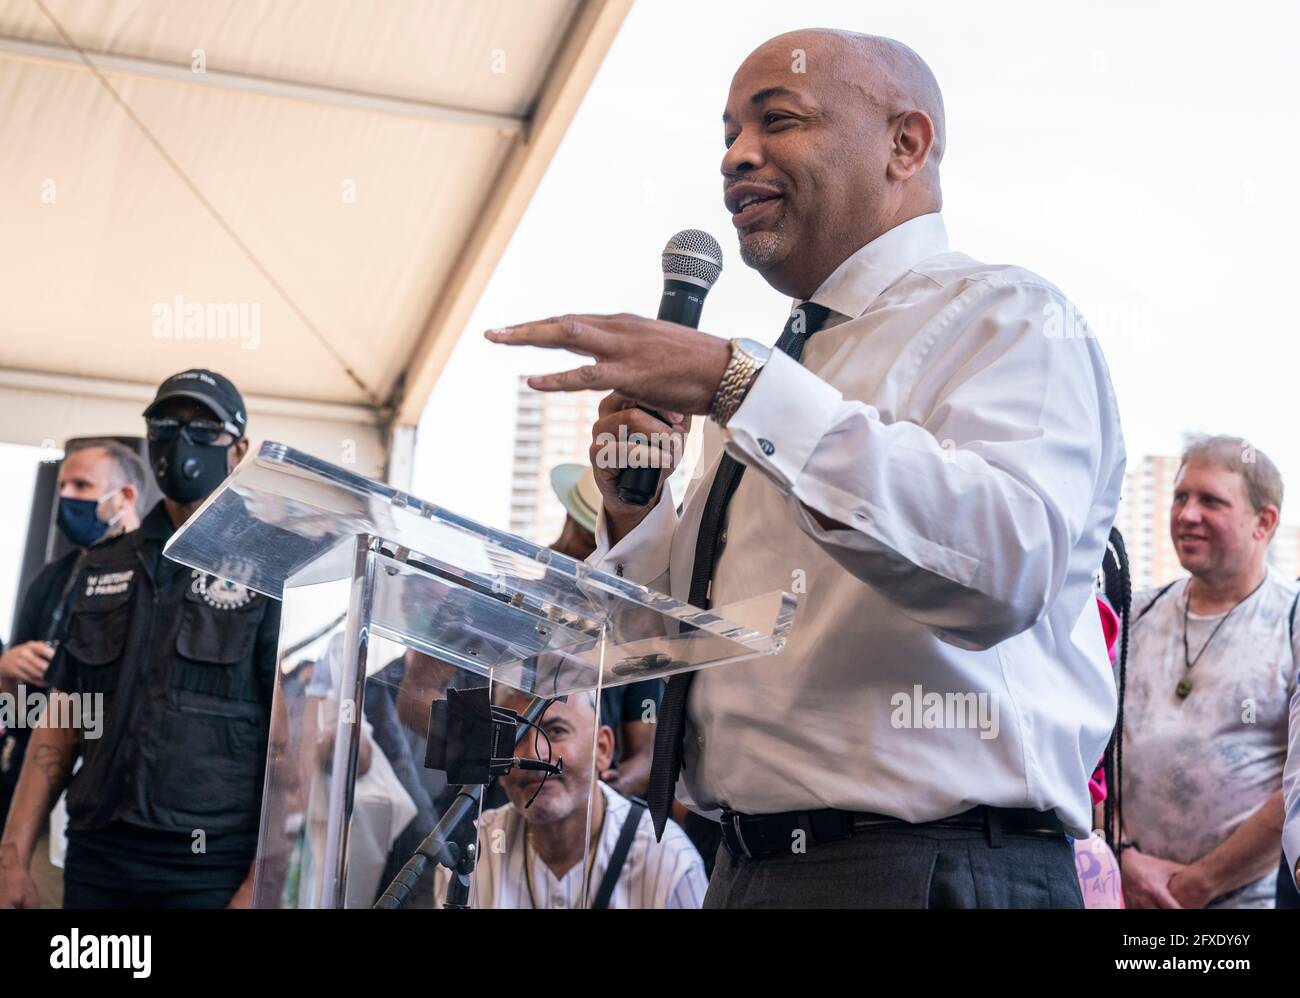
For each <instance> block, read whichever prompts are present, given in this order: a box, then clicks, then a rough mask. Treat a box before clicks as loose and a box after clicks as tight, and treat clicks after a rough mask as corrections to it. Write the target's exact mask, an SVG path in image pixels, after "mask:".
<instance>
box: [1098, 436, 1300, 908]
mask: <svg viewBox="0 0 1300 998" xmlns="http://www.w3.org/2000/svg"><path fill="white" fill-rule="evenodd" d="M1281 506H1282V478H1281V476H1280V475H1279V474H1278V471H1277V468H1276V467H1275V466H1274V464H1273V462H1272V461H1270V460H1269V459H1268V458H1267V457H1266V456H1265V455H1264V454H1263V453H1262V452H1260V451H1257V450H1255V449H1254V448H1252V447H1251V446H1250V445H1249V444H1248V443H1247V442H1246V441H1244V440H1241V439H1239V438H1236V437H1209V438H1205V439H1203V440H1200V441H1197V442H1196V443H1194V444H1192V445H1191V446H1190V447H1189V448H1188V449H1187V450H1186V451H1185V452H1184V454H1183V456H1182V461H1181V465H1180V468H1179V471H1178V475H1177V477H1176V479H1175V481H1174V496H1173V505H1172V508H1171V511H1170V533H1171V536H1172V538H1173V542H1174V549H1175V551H1176V552H1177V554H1178V560H1179V562H1180V563H1181V564H1182V566H1183V568H1185V569H1186V570H1187V571H1188V572H1189V573H1190V575H1189V577H1188V578H1184V579H1179V580H1177V581H1176V582H1173V583H1171V584H1169V585H1167V586H1163V587H1157V588H1153V589H1148V590H1145V591H1143V592H1140V593H1137V594H1136V595H1135V596H1134V597H1133V614H1134V623H1133V628H1132V638H1131V640H1132V644H1131V650H1130V653H1129V666H1128V677H1127V683H1126V689H1125V693H1124V740H1123V768H1122V773H1121V778H1122V783H1121V788H1120V789H1121V798H1120V799H1121V802H1122V809H1123V813H1122V821H1123V826H1122V832H1121V843H1122V846H1121V859H1120V861H1121V867H1122V880H1123V885H1124V897H1125V901H1126V902H1127V904H1128V905H1129V906H1130V907H1134V908H1178V907H1181V908H1203V907H1215V908H1271V907H1273V906H1274V899H1275V896H1276V890H1277V886H1276V880H1277V878H1276V873H1277V867H1278V856H1279V853H1280V849H1281V834H1282V816H1283V809H1282V770H1283V766H1284V764H1285V761H1286V752H1287V712H1288V706H1289V703H1290V700H1291V697H1292V695H1293V694H1294V693H1295V690H1296V668H1297V667H1296V663H1297V661H1298V660H1300V658H1298V657H1297V650H1300V645H1298V644H1297V635H1296V627H1295V620H1294V618H1295V612H1296V601H1297V587H1296V584H1295V583H1294V582H1292V581H1290V580H1289V579H1286V578H1284V577H1283V576H1282V575H1280V574H1279V573H1278V572H1276V571H1275V570H1274V569H1272V568H1270V567H1269V566H1268V563H1267V552H1268V545H1269V542H1270V541H1271V540H1272V537H1273V534H1274V532H1275V530H1276V528H1277V522H1278V516H1279V513H1280V510H1281Z"/></svg>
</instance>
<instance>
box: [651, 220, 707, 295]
mask: <svg viewBox="0 0 1300 998" xmlns="http://www.w3.org/2000/svg"><path fill="white" fill-rule="evenodd" d="M660 262H661V263H662V265H663V270H664V277H666V278H686V279H688V280H690V281H691V282H692V283H694V284H702V285H704V287H706V288H711V287H713V284H714V282H715V281H716V280H717V279H718V277H719V276H720V275H721V274H722V247H721V246H719V245H718V241H717V240H716V239H714V238H713V237H712V236H711V235H709V234H708V233H707V232H701V231H700V230H699V229H683V230H682V231H681V232H679V233H677V235H675V236H673V237H672V238H671V239H669V240H668V243H667V245H665V246H664V252H663V256H662V257H661V260H660Z"/></svg>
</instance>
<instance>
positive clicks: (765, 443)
mask: <svg viewBox="0 0 1300 998" xmlns="http://www.w3.org/2000/svg"><path fill="white" fill-rule="evenodd" d="M758 449H759V450H761V451H762V452H763V453H764V454H766V455H767V456H768V457H771V456H772V455H773V454H775V453H776V444H774V443H772V441H770V440H768V439H767V437H759V438H758Z"/></svg>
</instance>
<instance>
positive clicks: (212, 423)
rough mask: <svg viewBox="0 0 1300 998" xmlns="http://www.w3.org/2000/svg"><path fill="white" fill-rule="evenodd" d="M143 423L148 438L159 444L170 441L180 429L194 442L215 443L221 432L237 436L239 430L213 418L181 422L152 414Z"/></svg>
mask: <svg viewBox="0 0 1300 998" xmlns="http://www.w3.org/2000/svg"><path fill="white" fill-rule="evenodd" d="M145 425H146V426H148V428H149V439H150V440H152V441H153V442H154V443H159V444H165V443H170V442H171V441H172V440H175V439H176V437H177V435H178V434H179V433H181V432H182V431H184V433H185V436H186V437H187V438H189V441H190V442H191V443H195V444H215V443H216V442H217V440H218V439H220V437H221V434H223V433H229V434H230V435H231V436H232V437H235V438H236V439H238V438H239V431H238V430H237V429H236V428H235V427H233V426H231V425H230V424H229V423H219V422H217V421H216V420H214V419H190V420H186V421H185V422H181V420H179V419H174V418H172V417H170V416H152V417H150V418H149V419H146V420H145Z"/></svg>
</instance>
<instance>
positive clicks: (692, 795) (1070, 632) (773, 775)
mask: <svg viewBox="0 0 1300 998" xmlns="http://www.w3.org/2000/svg"><path fill="white" fill-rule="evenodd" d="M812 301H814V302H816V303H818V304H821V305H824V306H826V307H827V308H829V309H831V310H832V313H833V314H832V315H831V317H830V319H829V320H828V321H827V323H826V324H825V326H824V327H823V328H822V330H821V331H820V332H818V333H817V334H816V335H814V336H813V337H812V338H811V339H810V340H809V341H808V343H807V345H806V347H805V349H804V353H803V365H802V366H801V365H800V364H798V363H796V362H795V361H793V360H791V359H790V358H789V357H787V356H785V355H784V354H780V353H775V352H774V353H773V355H772V357H771V359H770V360H769V362H768V364H767V366H766V367H765V368H764V369H763V371H762V373H761V374H760V375H759V377H758V379H757V381H756V382H755V383H754V385H753V387H752V388H751V389H750V391H749V394H748V395H747V396H746V398H745V400H744V402H743V404H742V405H741V407H740V408H739V410H737V412H736V414H735V415H734V416H733V417H732V419H731V421H730V424H729V425H728V427H727V429H726V431H725V433H724V432H722V431H719V429H718V427H717V426H716V425H715V424H713V423H712V422H710V423H709V424H708V425H707V428H706V439H705V442H704V449H703V454H702V467H703V469H704V473H703V475H702V476H701V477H700V478H699V479H697V480H696V481H695V482H694V483H693V487H692V489H691V491H690V492H689V493H688V496H687V499H686V503H685V505H684V507H683V511H682V514H681V516H680V518H679V517H678V515H677V513H676V511H675V510H674V509H673V507H672V504H671V503H669V502H660V503H658V504H657V505H656V506H655V508H654V509H653V510H652V511H651V512H650V514H649V515H648V516H647V517H646V518H645V520H643V521H642V522H641V524H640V525H638V527H637V528H636V529H635V530H634V531H631V532H630V533H629V534H628V535H627V536H626V537H624V538H623V539H622V540H621V541H620V542H619V543H618V544H617V545H615V546H614V547H613V548H610V546H609V542H608V534H607V532H606V529H605V523H604V515H603V511H602V515H601V518H600V522H599V523H598V525H597V526H598V538H597V539H598V542H599V546H598V548H597V550H596V552H595V553H594V554H593V555H592V557H591V559H590V560H591V561H592V562H593V563H594V564H596V565H598V566H600V567H602V568H604V569H606V570H608V571H615V570H617V569H620V568H621V570H622V574H624V575H625V576H626V577H628V578H631V579H634V580H636V581H639V582H642V583H645V584H647V585H649V586H651V587H653V588H656V589H659V590H661V591H665V592H669V593H671V595H673V596H675V597H677V598H679V599H685V598H686V597H687V594H688V592H689V588H690V576H691V569H692V565H693V562H694V554H695V538H696V534H697V532H698V530H699V524H700V517H701V514H702V513H703V510H704V505H705V500H706V498H707V496H708V492H709V485H710V483H711V482H712V479H713V474H714V472H715V470H716V467H717V463H718V460H719V458H720V451H721V449H722V447H723V446H724V445H725V447H726V449H727V452H728V453H730V454H731V455H732V456H733V457H735V458H736V459H737V460H739V461H742V462H743V463H745V464H746V465H748V470H747V472H746V474H745V477H744V479H743V480H742V481H741V484H740V487H739V489H738V490H737V492H736V494H735V497H734V498H733V500H732V502H731V505H730V507H729V510H728V520H727V525H726V536H727V543H726V547H725V550H724V551H723V554H722V555H721V557H720V558H719V560H718V564H717V566H716V569H715V571H714V577H713V587H712V592H711V601H712V605H713V606H714V607H715V608H717V609H718V611H719V613H721V614H722V615H723V616H725V615H726V614H725V608H726V606H727V605H728V604H730V603H736V602H740V601H742V600H745V599H747V598H750V597H753V596H756V595H759V594H762V593H767V592H770V591H772V590H787V591H791V592H795V593H799V594H800V595H799V600H800V605H799V610H798V614H797V617H796V621H795V626H794V630H793V633H792V635H791V638H790V640H789V642H788V643H787V645H786V647H785V650H784V651H783V652H782V653H781V654H780V655H777V656H773V657H769V658H762V659H754V660H751V661H747V662H742V663H737V664H734V665H730V666H723V667H720V668H717V669H712V670H705V671H703V672H701V673H700V674H699V675H698V676H697V677H696V679H695V682H694V685H693V686H692V689H691V695H690V700H689V703H688V711H687V722H688V724H687V738H686V746H685V756H684V773H683V779H684V786H680V785H679V788H678V791H679V795H681V796H682V799H683V800H685V801H687V802H688V803H690V804H691V806H693V807H696V808H698V809H699V810H701V811H709V810H712V809H714V808H717V807H720V806H726V807H730V808H733V809H735V810H737V811H741V812H744V813H770V812H777V811H788V810H802V809H812V808H825V807H834V808H843V809H850V810H858V811H875V812H881V813H885V814H890V815H894V816H896V817H899V818H903V819H905V820H908V821H928V820H934V819H937V818H942V817H946V816H949V815H952V814H956V813H958V812H960V811H963V810H965V809H967V808H970V807H973V806H975V805H977V804H990V805H995V806H1003V807H1029V808H1036V809H1038V810H1044V811H1048V810H1055V811H1056V813H1057V814H1058V815H1059V816H1060V818H1061V819H1062V820H1063V821H1064V822H1065V824H1066V825H1067V827H1068V828H1069V829H1070V830H1071V832H1072V833H1074V834H1076V835H1083V834H1086V832H1087V830H1088V829H1089V828H1090V826H1091V806H1090V799H1089V796H1088V788H1087V784H1088V776H1089V774H1091V773H1092V771H1093V769H1094V768H1095V767H1096V765H1097V761H1098V759H1099V757H1100V756H1101V753H1102V749H1103V748H1104V747H1105V744H1106V741H1107V739H1108V737H1109V734H1110V731H1111V728H1112V726H1113V724H1114V720H1115V706H1116V693H1115V684H1114V680H1113V678H1112V674H1111V667H1110V664H1109V661H1108V658H1107V654H1106V649H1105V645H1104V640H1103V637H1102V631H1101V624H1100V619H1099V616H1098V613H1097V607H1096V605H1095V602H1094V588H1093V586H1094V577H1095V573H1096V571H1097V569H1098V567H1099V566H1100V564H1101V560H1102V554H1103V551H1104V546H1105V544H1106V539H1107V535H1108V533H1109V530H1110V526H1111V523H1112V521H1113V519H1114V516H1115V507H1116V503H1117V502H1118V499H1119V493H1120V485H1121V482H1122V479H1123V474H1124V444H1123V438H1122V434H1121V431H1120V423H1119V414H1118V410H1117V406H1116V402H1115V396H1114V391H1113V389H1112V387H1111V382H1110V376H1109V373H1108V371H1107V369H1106V364H1105V361H1104V360H1103V358H1102V354H1101V349H1100V347H1099V346H1098V344H1097V341H1096V339H1095V338H1094V337H1093V336H1092V334H1091V333H1090V332H1089V331H1088V329H1087V326H1086V324H1085V323H1084V322H1083V320H1082V319H1081V318H1080V317H1078V315H1077V314H1076V313H1075V311H1074V309H1073V307H1072V306H1071V305H1070V303H1069V302H1068V301H1067V300H1066V299H1065V297H1064V296H1063V295H1062V294H1061V292H1060V291H1059V290H1057V289H1056V288H1055V287H1054V286H1053V285H1051V284H1049V283H1048V282H1047V281H1045V280H1043V279H1042V278H1040V277H1038V276H1036V275H1034V274H1032V273H1029V272H1028V271H1025V270H1022V269H1020V268H1018V267H1012V266H1004V265H993V264H982V263H978V262H976V261H975V260H972V259H971V258H970V257H968V256H965V255H963V254H961V253H955V252H950V251H949V250H948V243H947V235H946V232H945V230H944V226H943V222H942V219H941V218H940V216H939V215H938V214H929V215H922V216H919V217H917V218H914V219H911V220H909V221H907V222H905V223H903V224H901V225H899V226H897V227H895V228H893V229H891V230H890V231H888V232H886V233H884V234H883V235H881V236H880V237H879V238H877V239H875V240H873V241H872V242H871V243H869V244H867V245H866V246H863V247H862V248H861V249H859V250H858V251H857V252H856V253H854V254H853V255H852V256H850V257H849V258H848V259H847V260H845V261H844V262H843V263H842V264H841V265H840V266H839V267H838V268H837V269H836V271H835V272H834V273H833V274H831V276H830V277H828V278H827V279H826V281H825V283H824V284H823V285H822V286H821V287H820V288H819V289H818V290H817V292H816V294H814V295H813V296H812ZM779 325H780V323H779V322H777V321H774V322H773V330H772V332H773V334H775V333H776V331H777V327H779ZM751 334H752V333H751ZM771 339H772V337H768V340H769V341H770V340H771ZM724 438H725V439H724ZM809 509H812V510H816V511H818V512H820V513H821V514H822V515H823V516H824V517H826V518H828V519H830V520H834V521H836V522H838V523H840V524H844V525H845V527H844V529H835V530H826V529H823V528H822V527H821V526H819V525H818V523H817V522H816V520H814V519H813V517H812V516H811V515H809V512H808V510H809ZM935 696H937V697H938V698H939V702H940V706H939V707H938V708H937V709H936V707H935Z"/></svg>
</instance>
